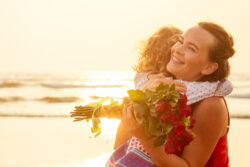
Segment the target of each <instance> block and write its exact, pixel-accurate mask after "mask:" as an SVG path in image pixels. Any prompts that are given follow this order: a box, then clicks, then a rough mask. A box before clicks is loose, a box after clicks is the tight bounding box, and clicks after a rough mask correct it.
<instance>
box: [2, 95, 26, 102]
mask: <svg viewBox="0 0 250 167" xmlns="http://www.w3.org/2000/svg"><path fill="white" fill-rule="evenodd" d="M25 100H26V99H25V98H23V97H20V96H10V97H0V103H5V102H19V101H25Z"/></svg>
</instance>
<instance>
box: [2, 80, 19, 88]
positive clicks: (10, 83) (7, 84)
mask: <svg viewBox="0 0 250 167" xmlns="http://www.w3.org/2000/svg"><path fill="white" fill-rule="evenodd" d="M20 86H23V83H21V82H18V81H2V83H0V88H16V87H20Z"/></svg>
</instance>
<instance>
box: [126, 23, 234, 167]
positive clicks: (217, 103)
mask: <svg viewBox="0 0 250 167" xmlns="http://www.w3.org/2000/svg"><path fill="white" fill-rule="evenodd" d="M233 54H234V49H233V39H232V37H231V36H230V35H229V34H228V33H227V32H226V31H225V30H224V29H223V28H222V27H220V26H218V25H216V24H214V23H206V22H201V23H199V24H198V26H195V27H192V28H190V29H189V30H188V31H186V32H185V33H184V34H183V36H182V40H181V41H179V42H178V43H176V44H175V45H174V46H173V47H172V49H171V60H170V62H169V63H168V64H167V70H168V71H169V72H170V73H171V74H173V76H174V77H175V78H177V79H182V80H186V81H216V80H224V79H225V78H226V77H227V76H228V75H229V63H228V59H229V58H230V57H232V56H233ZM163 80H164V79H163V78H159V79H156V78H154V79H152V80H150V81H149V82H148V83H147V84H146V86H145V87H144V89H151V88H152V87H153V88H155V87H156V86H157V85H158V84H159V83H160V82H162V81H163ZM192 111H193V113H192V116H193V117H194V118H195V120H196V123H195V126H194V129H193V131H194V132H195V134H196V137H195V139H194V140H193V141H192V142H191V143H190V144H189V145H187V146H186V147H185V148H184V150H183V153H182V155H181V156H180V157H178V156H176V155H172V154H166V153H165V151H164V147H163V146H162V147H154V146H153V142H152V140H151V139H150V140H148V139H147V137H146V136H145V134H144V131H143V130H142V129H143V128H144V127H143V126H142V125H139V124H137V122H136V120H135V119H134V117H133V110H132V107H131V106H127V109H125V110H124V112H123V119H122V124H123V125H124V126H125V127H126V130H127V133H129V134H131V135H132V136H135V137H137V138H138V140H139V141H140V142H141V143H142V145H143V146H144V148H145V149H146V150H147V152H148V153H149V155H150V157H151V158H152V160H153V162H154V163H155V164H156V166H166V167H172V166H174V167H178V166H180V167H186V166H190V167H196V166H197V167H200V166H222V167H224V166H229V164H228V152H227V132H228V125H229V116H228V110H227V106H226V102H225V100H224V98H223V97H209V98H206V99H204V100H202V101H200V102H198V103H195V104H193V105H192ZM125 133H126V132H125Z"/></svg>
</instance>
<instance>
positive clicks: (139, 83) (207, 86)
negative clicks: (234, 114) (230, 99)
mask: <svg viewBox="0 0 250 167" xmlns="http://www.w3.org/2000/svg"><path fill="white" fill-rule="evenodd" d="M147 75H148V73H146V72H143V73H136V76H135V79H134V83H135V88H136V89H142V88H143V87H144V86H145V85H146V83H147V81H148V78H147ZM166 79H167V80H169V78H166ZM177 81H180V82H182V83H184V84H185V85H186V87H187V92H186V95H187V98H188V102H187V104H193V103H195V102H198V101H200V100H203V99H205V98H208V97H212V96H226V95H229V94H230V93H231V92H232V90H233V86H232V84H231V82H230V81H228V80H226V81H224V82H220V81H217V82H208V81H207V82H188V81H182V80H177Z"/></svg>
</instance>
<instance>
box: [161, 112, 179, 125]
mask: <svg viewBox="0 0 250 167" xmlns="http://www.w3.org/2000/svg"><path fill="white" fill-rule="evenodd" d="M180 119H181V117H180V115H178V114H177V113H173V112H168V113H164V114H162V115H161V121H162V122H164V123H172V124H173V123H174V122H176V121H179V120H180Z"/></svg>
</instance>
